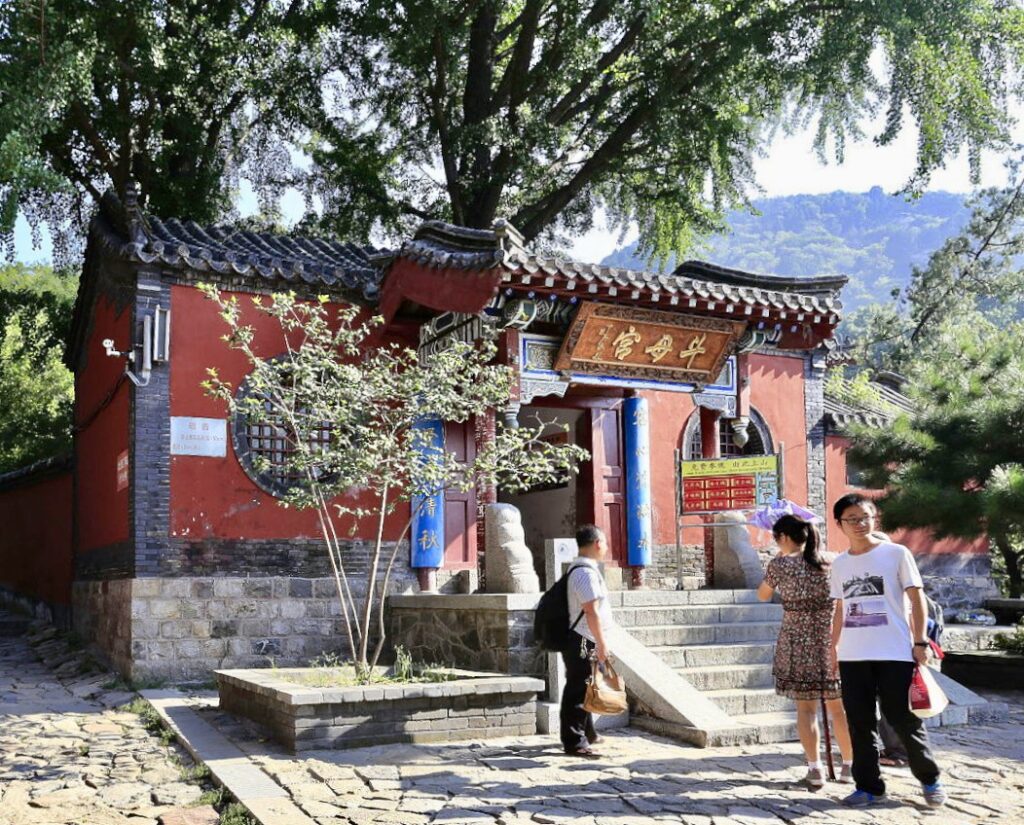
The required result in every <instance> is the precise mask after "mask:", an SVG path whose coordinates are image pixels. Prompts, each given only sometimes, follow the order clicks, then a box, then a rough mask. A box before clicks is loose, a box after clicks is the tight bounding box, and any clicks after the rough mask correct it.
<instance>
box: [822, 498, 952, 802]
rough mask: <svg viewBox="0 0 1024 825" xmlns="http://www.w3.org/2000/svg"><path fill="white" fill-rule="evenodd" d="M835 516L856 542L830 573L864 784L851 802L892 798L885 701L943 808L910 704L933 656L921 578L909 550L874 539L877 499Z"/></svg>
mask: <svg viewBox="0 0 1024 825" xmlns="http://www.w3.org/2000/svg"><path fill="white" fill-rule="evenodd" d="M832 514H833V516H834V517H835V520H836V523H837V524H838V525H839V528H840V529H841V530H842V531H843V535H844V536H846V538H847V540H848V541H849V542H850V549H849V550H847V551H846V552H845V553H843V554H841V555H839V556H837V557H836V558H835V559H834V560H833V562H832V569H831V572H830V581H831V595H832V598H833V599H835V600H836V602H835V614H834V616H833V619H832V644H833V648H834V649H833V655H836V656H837V657H838V660H839V676H840V679H841V680H842V690H843V708H844V709H845V710H846V719H847V722H848V724H849V727H850V739H851V740H852V742H853V780H854V782H856V783H857V790H855V791H854V792H853V793H852V794H850V795H849V796H848V797H846V799H844V800H843V803H844V804H846V805H849V806H851V807H865V806H868V805H872V804H874V803H875V802H877V801H879V800H880V799H883V798H884V797H885V783H884V782H883V781H882V776H881V772H880V770H879V766H878V748H877V745H876V742H877V719H876V716H875V704H876V702H877V703H878V705H879V706H880V707H881V709H882V714H883V715H884V716H885V718H886V720H887V721H888V723H889V724H890V725H891V726H892V728H893V729H894V730H895V731H896V733H897V735H898V736H899V738H900V740H901V741H902V742H903V745H904V747H905V748H906V751H907V756H908V762H909V764H910V770H911V772H912V773H913V774H914V776H915V777H916V779H917V780H918V782H920V783H921V786H922V788H923V790H924V798H925V802H926V803H927V804H928V805H930V806H931V807H934V808H937V807H939V806H941V805H943V804H945V802H946V792H945V790H943V788H942V785H941V784H940V783H939V768H938V766H937V765H936V764H935V760H934V759H933V758H932V754H931V751H930V750H929V746H928V734H927V732H926V730H925V727H924V722H923V721H922V720H921V719H919V718H918V717H917V716H915V715H914V714H913V713H911V711H910V704H909V700H908V692H909V690H910V681H911V678H912V677H913V675H914V668H915V666H916V665H918V664H921V665H923V664H925V662H927V661H928V653H929V645H928V635H927V608H926V607H925V599H924V590H923V589H922V587H923V585H922V582H921V574H920V573H919V572H918V570H917V564H916V563H915V561H914V557H913V556H912V555H911V553H910V551H909V550H908V549H907V548H906V547H904V546H903V545H902V544H894V543H893V542H891V541H882V540H881V539H880V538H879V536H877V535H875V534H874V530H875V527H876V521H877V518H878V513H877V510H876V509H875V505H874V503H873V502H872V501H871V500H870V499H868V498H866V497H865V496H862V495H860V494H859V493H850V494H849V495H846V496H843V497H842V498H841V499H839V500H838V501H837V502H836V503H835V505H834V506H833V508H832Z"/></svg>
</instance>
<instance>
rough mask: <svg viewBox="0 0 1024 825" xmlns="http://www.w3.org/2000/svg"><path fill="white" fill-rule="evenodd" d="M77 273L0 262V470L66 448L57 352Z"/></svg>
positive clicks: (65, 387)
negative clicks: (2, 264) (6, 264)
mask: <svg viewBox="0 0 1024 825" xmlns="http://www.w3.org/2000/svg"><path fill="white" fill-rule="evenodd" d="M77 286H78V279H77V278H74V277H71V276H68V275H62V274H59V273H55V272H54V271H53V270H52V269H50V268H49V267H43V266H36V267H27V266H23V265H19V264H14V265H11V266H6V267H0V410H3V415H2V416H0V473H3V472H7V471H8V470H15V469H18V468H19V467H24V466H25V465H27V464H31V463H32V462H33V461H37V460H39V459H41V458H49V457H51V456H55V455H59V454H60V453H63V452H66V451H68V450H70V449H71V407H72V400H73V397H74V378H73V376H72V375H71V372H70V371H69V370H68V369H67V367H65V366H64V363H63V360H62V357H61V356H62V354H63V352H64V343H65V339H66V337H67V329H68V325H69V323H70V319H71V306H72V304H73V303H74V300H75V291H76V288H77Z"/></svg>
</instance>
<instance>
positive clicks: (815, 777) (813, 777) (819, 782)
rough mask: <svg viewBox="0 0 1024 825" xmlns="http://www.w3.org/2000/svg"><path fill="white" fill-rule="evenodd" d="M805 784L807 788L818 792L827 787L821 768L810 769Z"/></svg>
mask: <svg viewBox="0 0 1024 825" xmlns="http://www.w3.org/2000/svg"><path fill="white" fill-rule="evenodd" d="M804 782H805V783H806V785H807V787H809V788H812V789H814V790H818V789H819V788H823V787H825V775H824V774H823V773H822V771H821V768H808V769H807V776H805V777H804Z"/></svg>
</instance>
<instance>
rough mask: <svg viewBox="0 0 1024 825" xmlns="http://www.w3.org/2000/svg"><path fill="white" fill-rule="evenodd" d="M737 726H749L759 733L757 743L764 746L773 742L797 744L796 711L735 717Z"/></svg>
mask: <svg viewBox="0 0 1024 825" xmlns="http://www.w3.org/2000/svg"><path fill="white" fill-rule="evenodd" d="M733 719H735V721H736V723H737V724H740V725H749V726H750V727H752V728H754V729H755V730H756V731H757V741H758V742H759V743H760V744H762V745H767V744H770V743H772V742H796V741H797V740H798V739H799V737H798V736H797V732H796V711H795V710H794V711H788V712H787V711H774V712H771V713H749V714H743V715H741V716H734V717H733Z"/></svg>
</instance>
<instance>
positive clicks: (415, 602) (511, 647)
mask: <svg viewBox="0 0 1024 825" xmlns="http://www.w3.org/2000/svg"><path fill="white" fill-rule="evenodd" d="M539 598H540V594H539V593H511V594H504V593H477V594H472V595H458V596H448V595H441V594H427V593H418V594H411V595H400V596H392V597H391V599H390V600H389V603H388V606H389V610H388V616H389V628H388V638H389V639H390V641H391V643H392V644H395V645H399V644H400V645H402V646H404V647H405V648H406V649H407V650H409V652H410V653H412V656H413V658H414V659H415V660H416V661H419V662H427V663H437V664H439V665H444V666H448V667H461V668H467V669H470V670H483V671H498V672H500V673H512V674H516V675H523V676H535V677H543V676H544V674H545V673H546V668H547V663H546V660H545V657H544V652H543V651H542V650H540V648H538V647H537V646H536V645H535V644H534V641H533V611H534V608H535V607H536V605H537V600H538V599H539Z"/></svg>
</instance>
